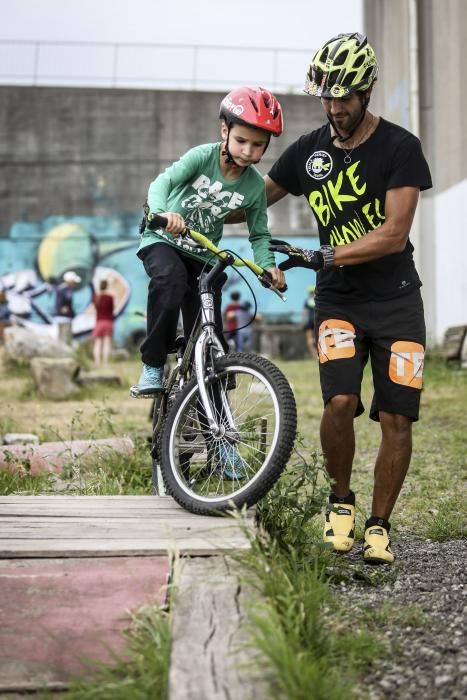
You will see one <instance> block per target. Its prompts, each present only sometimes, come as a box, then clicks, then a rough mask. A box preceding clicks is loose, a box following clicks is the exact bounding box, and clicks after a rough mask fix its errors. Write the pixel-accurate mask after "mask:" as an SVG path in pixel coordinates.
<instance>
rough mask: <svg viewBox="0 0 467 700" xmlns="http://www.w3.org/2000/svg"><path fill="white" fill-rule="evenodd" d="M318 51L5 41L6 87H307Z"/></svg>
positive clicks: (1, 64) (0, 62) (0, 51)
mask: <svg viewBox="0 0 467 700" xmlns="http://www.w3.org/2000/svg"><path fill="white" fill-rule="evenodd" d="M312 54H313V49H311V48H310V49H296V48H274V47H261V48H255V47H248V46H222V45H210V46H203V45H199V44H161V43H158V44H148V43H140V44H135V43H112V42H84V41H79V42H78V41H24V40H21V41H19V40H6V39H0V84H2V85H49V86H50V85H52V86H53V85H57V86H86V87H113V88H119V87H125V88H152V89H168V90H170V89H175V90H176V89H179V90H180V89H182V90H208V91H219V90H228V89H231V88H233V87H235V86H238V85H244V84H260V85H264V86H265V87H268V88H269V89H271V90H273V91H276V92H281V93H297V92H301V90H302V88H303V81H302V80H301V76H302V75H303V76H304V75H305V72H306V67H307V65H308V63H309V61H310V57H311V56H312Z"/></svg>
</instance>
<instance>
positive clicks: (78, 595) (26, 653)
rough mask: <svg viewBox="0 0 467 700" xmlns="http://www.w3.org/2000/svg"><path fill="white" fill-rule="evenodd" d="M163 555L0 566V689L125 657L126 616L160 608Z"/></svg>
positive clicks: (60, 677)
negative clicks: (147, 606)
mask: <svg viewBox="0 0 467 700" xmlns="http://www.w3.org/2000/svg"><path fill="white" fill-rule="evenodd" d="M168 573H169V561H168V558H167V557H165V556H160V557H157V556H153V557H109V558H104V557H101V558H83V559H30V560H27V559H22V560H18V559H10V560H3V561H0V689H1V688H6V687H21V686H24V685H28V684H32V685H34V679H37V681H38V682H39V683H43V682H63V681H66V680H67V679H69V678H70V677H71V676H73V675H83V673H84V674H85V673H86V671H85V669H86V668H87V665H86V662H85V661H83V660H84V659H94V660H99V661H104V662H107V661H109V660H111V659H112V655H111V653H110V651H109V650H110V649H112V650H115V651H117V652H120V653H121V652H123V651H124V649H125V639H124V637H123V636H122V634H121V633H122V631H123V630H124V629H125V628H126V627H127V626H128V623H129V615H128V611H129V610H134V609H135V608H138V607H139V606H140V605H143V604H147V603H159V604H160V603H163V602H164V600H165V593H166V591H165V584H166V581H167V574H168Z"/></svg>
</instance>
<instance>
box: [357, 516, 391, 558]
mask: <svg viewBox="0 0 467 700" xmlns="http://www.w3.org/2000/svg"><path fill="white" fill-rule="evenodd" d="M375 520H376V518H375ZM370 523H371V521H370ZM370 523H369V522H368V521H367V524H366V528H365V535H364V539H363V559H364V561H365V562H367V563H368V564H392V562H393V561H394V554H393V553H392V550H391V540H390V539H389V527H384V525H380V524H379V523H377V522H376V523H373V524H370ZM387 524H388V526H389V523H387Z"/></svg>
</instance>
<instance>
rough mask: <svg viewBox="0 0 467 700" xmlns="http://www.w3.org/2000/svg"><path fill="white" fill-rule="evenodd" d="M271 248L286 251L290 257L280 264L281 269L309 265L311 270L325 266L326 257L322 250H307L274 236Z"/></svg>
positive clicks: (285, 253) (275, 250)
mask: <svg viewBox="0 0 467 700" xmlns="http://www.w3.org/2000/svg"><path fill="white" fill-rule="evenodd" d="M269 250H271V251H272V252H273V253H284V255H288V257H289V259H288V260H284V262H281V263H280V265H279V270H290V268H291V267H307V268H308V269H310V270H315V271H316V270H321V269H322V268H323V267H324V258H323V254H322V252H321V251H320V250H307V249H306V248H296V247H295V246H293V245H290V244H289V243H286V241H279V240H278V239H277V238H272V239H271V243H270V245H269Z"/></svg>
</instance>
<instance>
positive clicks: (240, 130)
mask: <svg viewBox="0 0 467 700" xmlns="http://www.w3.org/2000/svg"><path fill="white" fill-rule="evenodd" d="M221 136H222V140H223V141H224V142H225V141H227V137H228V138H229V151H230V155H231V156H232V158H233V159H234V161H235V164H236V165H238V166H239V167H240V168H246V167H248V166H249V165H251V164H252V163H259V161H260V160H261V158H262V157H263V153H264V150H265V148H266V146H267V145H268V142H269V135H268V134H267V132H266V131H263V130H262V129H256V128H255V127H253V126H244V125H243V124H232V127H231V129H230V136H229V130H228V128H227V125H226V124H225V122H222V126H221Z"/></svg>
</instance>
